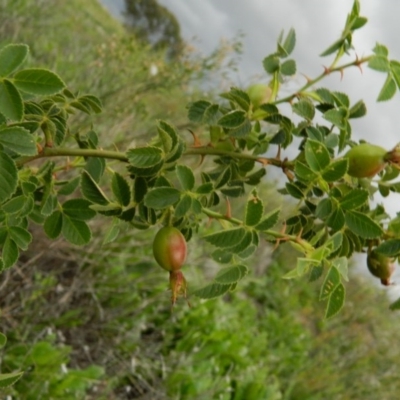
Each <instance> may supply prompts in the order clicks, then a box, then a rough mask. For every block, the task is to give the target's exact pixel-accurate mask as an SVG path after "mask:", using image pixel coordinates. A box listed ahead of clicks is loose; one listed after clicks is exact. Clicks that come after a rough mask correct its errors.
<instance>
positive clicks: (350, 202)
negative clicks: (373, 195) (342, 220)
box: [339, 188, 369, 210]
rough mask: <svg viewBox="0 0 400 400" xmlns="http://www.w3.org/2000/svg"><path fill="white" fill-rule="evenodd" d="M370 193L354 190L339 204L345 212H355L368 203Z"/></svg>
mask: <svg viewBox="0 0 400 400" xmlns="http://www.w3.org/2000/svg"><path fill="white" fill-rule="evenodd" d="M368 196H369V193H368V192H367V191H366V190H364V189H357V188H356V189H352V190H351V191H350V192H349V193H347V194H346V195H345V196H344V197H343V198H342V199H341V200H340V202H339V204H340V207H341V208H342V209H343V210H355V209H357V208H360V207H361V206H363V205H364V204H365V203H366V202H367V201H368Z"/></svg>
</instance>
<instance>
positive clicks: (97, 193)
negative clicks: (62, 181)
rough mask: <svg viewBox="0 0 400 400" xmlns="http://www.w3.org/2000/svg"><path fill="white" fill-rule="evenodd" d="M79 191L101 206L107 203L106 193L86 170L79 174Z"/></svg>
mask: <svg viewBox="0 0 400 400" xmlns="http://www.w3.org/2000/svg"><path fill="white" fill-rule="evenodd" d="M81 192H82V194H83V196H84V197H86V198H87V199H88V200H89V201H91V202H92V203H96V204H100V205H103V206H105V205H107V204H108V203H109V201H108V199H107V197H106V195H105V194H104V193H103V191H102V190H101V189H100V187H99V186H98V185H97V183H96V182H95V181H94V180H93V178H92V177H91V176H90V175H89V173H88V172H86V171H83V172H82V176H81Z"/></svg>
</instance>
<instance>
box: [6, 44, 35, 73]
mask: <svg viewBox="0 0 400 400" xmlns="http://www.w3.org/2000/svg"><path fill="white" fill-rule="evenodd" d="M28 53H29V47H28V46H27V45H25V44H9V45H7V46H4V47H3V48H2V49H1V50H0V76H2V77H6V76H8V75H10V74H12V73H13V72H14V71H15V70H16V69H17V68H18V67H20V66H21V65H22V64H23V63H24V61H25V60H26V57H27V56H28Z"/></svg>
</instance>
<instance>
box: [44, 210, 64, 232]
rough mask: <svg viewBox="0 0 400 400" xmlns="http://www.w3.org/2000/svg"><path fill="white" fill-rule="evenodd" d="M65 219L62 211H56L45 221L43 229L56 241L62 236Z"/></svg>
mask: <svg viewBox="0 0 400 400" xmlns="http://www.w3.org/2000/svg"><path fill="white" fill-rule="evenodd" d="M62 222H63V217H62V213H61V212H60V211H54V212H53V214H51V215H49V216H48V217H47V218H46V220H45V221H44V225H43V229H44V231H45V233H46V235H47V236H48V237H49V238H50V239H56V238H58V237H59V236H60V234H61V229H62Z"/></svg>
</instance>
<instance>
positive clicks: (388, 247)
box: [375, 239, 400, 257]
mask: <svg viewBox="0 0 400 400" xmlns="http://www.w3.org/2000/svg"><path fill="white" fill-rule="evenodd" d="M375 251H376V252H377V253H379V254H383V255H385V256H386V257H398V256H399V254H400V239H388V240H386V241H384V242H382V243H381V244H380V245H379V246H378V247H377V248H376V249H375Z"/></svg>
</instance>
